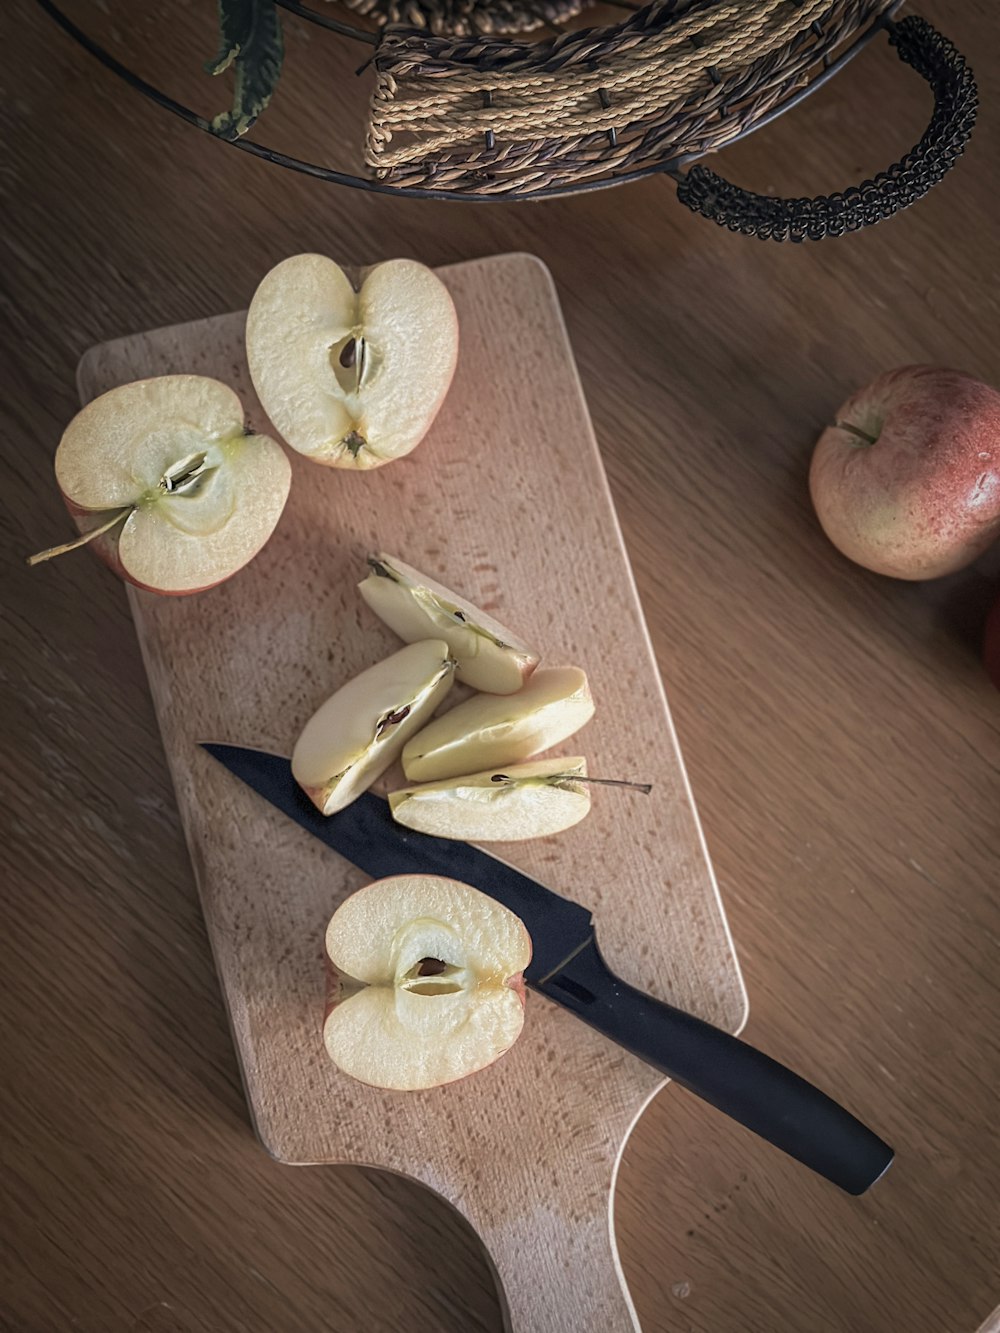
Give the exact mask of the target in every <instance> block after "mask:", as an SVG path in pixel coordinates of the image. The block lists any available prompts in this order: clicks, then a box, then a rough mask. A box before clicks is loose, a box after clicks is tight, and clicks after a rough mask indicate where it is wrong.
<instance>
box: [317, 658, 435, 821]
mask: <svg viewBox="0 0 1000 1333" xmlns="http://www.w3.org/2000/svg"><path fill="white" fill-rule="evenodd" d="M454 676H455V662H454V659H453V658H452V656H451V655H450V653H449V652H448V645H447V644H446V643H445V642H444V640H443V639H425V640H423V641H422V642H420V643H411V644H408V645H407V647H405V648H401V649H400V650H399V652H398V653H393V654H392V656H391V657H387V658H385V659H384V660H383V661H381V662H377V663H376V664H375V665H374V666H371V667H369V668H368V669H367V670H366V671H362V672H361V674H360V675H358V676H355V677H353V679H351V680H349V681H348V682H347V684H346V685H342V686H341V687H340V689H339V690H338V691H337V692H336V694H334V695H332V696H331V697H330V698H329V699H327V701H326V703H325V704H323V705H322V707H321V708H319V709H318V710H317V711H316V712H315V713H314V714H313V716H312V717H311V718H310V719H309V721H308V722H307V723H306V725H305V727H304V728H303V730H302V734H301V735H300V736H299V739H298V740H297V741H296V743H295V749H294V750H293V751H292V776H293V777H294V778H295V781H296V782H297V783H298V784H299V786H300V787H301V788H302V789H303V791H304V792H305V793H306V795H307V796H308V797H309V799H310V800H311V801H312V802H313V804H314V805H315V806H316V808H317V809H318V810H320V811H322V813H323V814H324V815H332V814H334V813H335V812H336V811H337V810H342V809H343V808H344V806H346V805H350V803H351V802H352V801H353V800H355V799H356V798H357V797H358V796H360V795H361V793H362V792H363V791H365V790H366V789H367V788H368V787H370V786H371V784H372V783H373V782H374V781H375V779H376V778H379V777H381V776H382V774H383V773H384V772H385V770H386V769H387V768H388V767H389V765H390V764H393V763H395V761H396V760H397V759H398V758H399V754H400V751H401V750H402V748H403V746H404V744H405V743H406V741H407V739H408V738H409V737H410V736H412V735H413V734H414V732H416V731H418V730H419V729H420V728H421V727H422V726H423V725H424V723H425V722H426V721H427V719H428V718H429V717H430V715H431V714H432V713H433V712H434V709H435V708H436V707H437V706H438V704H439V703H440V702H441V700H442V699H443V698H444V696H445V695H446V694H447V693H448V691H449V690H450V689H451V685H452V681H453V679H454Z"/></svg>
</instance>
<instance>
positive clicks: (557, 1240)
mask: <svg viewBox="0 0 1000 1333" xmlns="http://www.w3.org/2000/svg"><path fill="white" fill-rule="evenodd" d="M603 1166H604V1167H605V1171H604V1175H605V1184H604V1189H603V1195H604V1198H606V1199H608V1200H611V1199H612V1198H613V1189H614V1177H615V1174H616V1173H617V1162H610V1161H609V1162H606V1163H604V1164H603ZM570 1169H572V1168H571V1167H570ZM588 1175H589V1176H590V1178H588V1181H587V1184H588V1186H590V1187H593V1186H594V1185H595V1184H596V1182H595V1181H594V1180H593V1178H592V1177H593V1173H592V1172H591V1173H588ZM602 1214H603V1224H602V1221H601V1218H596V1219H595V1218H594V1216H593V1210H591V1209H590V1208H583V1209H581V1210H580V1211H579V1212H578V1213H577V1215H576V1216H573V1215H572V1214H571V1213H566V1212H564V1211H560V1210H559V1209H558V1208H553V1209H552V1210H551V1211H550V1212H547V1213H544V1214H542V1213H539V1211H538V1210H535V1212H534V1216H533V1219H532V1220H533V1223H534V1226H533V1228H532V1229H531V1230H530V1231H529V1230H528V1228H526V1227H525V1226H524V1225H523V1222H522V1223H520V1224H518V1222H517V1221H512V1222H511V1224H510V1225H509V1226H503V1227H495V1226H491V1225H490V1224H489V1220H488V1219H485V1218H480V1219H477V1220H476V1221H474V1222H473V1225H474V1226H475V1227H476V1231H477V1233H478V1235H479V1237H480V1239H481V1240H482V1242H483V1246H484V1248H485V1250H486V1255H487V1259H488V1261H489V1263H490V1267H491V1268H492V1269H493V1274H494V1278H495V1280H496V1284H497V1294H498V1296H499V1299H500V1306H501V1310H502V1313H503V1319H504V1324H503V1328H504V1333H641V1329H640V1325H639V1318H638V1315H637V1314H636V1312H635V1307H634V1306H633V1304H632V1298H631V1296H630V1295H629V1291H628V1286H627V1285H626V1282H625V1277H624V1274H623V1273H622V1270H621V1265H620V1263H619V1260H618V1249H617V1245H616V1244H615V1240H614V1233H613V1229H612V1223H611V1216H610V1214H609V1212H608V1211H606V1210H602ZM470 1220H471V1219H470Z"/></svg>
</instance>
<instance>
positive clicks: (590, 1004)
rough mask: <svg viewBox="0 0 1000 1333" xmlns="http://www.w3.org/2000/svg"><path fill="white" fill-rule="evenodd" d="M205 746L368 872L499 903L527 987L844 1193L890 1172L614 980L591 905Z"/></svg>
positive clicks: (764, 1075) (792, 1077)
mask: <svg viewBox="0 0 1000 1333" xmlns="http://www.w3.org/2000/svg"><path fill="white" fill-rule="evenodd" d="M203 748H204V749H205V750H207V751H208V753H209V754H210V755H212V756H213V757H214V758H215V759H217V760H218V761H219V763H221V764H223V765H224V766H225V767H226V768H227V769H228V770H229V771H230V772H231V773H233V774H234V775H235V776H236V777H238V778H240V779H241V780H242V781H243V782H245V783H246V784H247V786H248V787H252V788H253V790H254V791H255V792H257V793H258V795H260V796H263V797H264V798H265V799H266V800H268V801H270V803H271V804H272V805H273V806H275V807H276V808H277V809H279V810H281V811H282V813H283V814H286V815H288V816H289V817H290V818H292V819H294V820H295V822H296V823H297V824H299V825H300V826H301V827H302V828H304V829H305V830H306V831H307V832H309V833H311V834H313V836H314V837H317V838H319V839H320V841H321V842H324V843H326V845H327V846H328V847H332V848H333V850H334V851H336V852H338V853H339V854H340V855H341V856H343V857H344V858H345V859H346V860H348V861H350V862H352V864H354V865H356V866H357V867H358V868H359V869H360V870H363V871H364V872H365V873H366V874H368V875H371V876H372V878H373V879H383V878H385V877H386V876H388V875H403V874H413V873H421V874H432V875H443V876H445V877H446V878H448V879H457V880H461V881H463V882H464V883H466V884H472V885H473V886H474V887H476V888H478V889H480V890H481V891H482V892H483V893H487V894H489V895H490V897H491V898H495V899H496V900H497V902H500V903H503V905H504V907H507V908H509V909H510V911H512V912H513V913H514V914H515V915H516V916H518V917H520V918H521V920H522V921H523V922H524V924H525V926H526V927H527V929H528V933H529V934H530V936H531V942H532V957H531V963H530V964H529V966H528V968H527V969H526V971H525V974H524V979H525V981H526V982H527V983H528V985H530V986H531V987H532V988H533V989H534V990H536V991H538V992H539V993H540V994H542V995H544V996H546V997H547V998H548V999H550V1000H554V1001H555V1002H556V1003H557V1004H561V1005H562V1006H563V1008H565V1009H568V1010H569V1011H570V1012H571V1013H573V1014H576V1016H577V1017H578V1018H581V1019H582V1020H583V1021H584V1022H585V1023H587V1024H589V1026H590V1027H592V1028H596V1030H597V1031H598V1032H601V1033H603V1034H604V1036H606V1037H609V1038H610V1039H611V1040H612V1041H614V1042H617V1044H618V1045H619V1046H622V1047H624V1049H625V1050H627V1051H631V1053H632V1054H633V1055H635V1056H638V1058H639V1059H640V1060H644V1061H645V1062H646V1064H649V1065H651V1066H652V1067H653V1068H654V1069H657V1070H659V1071H660V1073H662V1074H666V1075H667V1077H668V1078H671V1079H673V1080H674V1081H675V1082H676V1083H679V1084H681V1086H682V1087H685V1088H687V1089H688V1091H689V1092H693V1093H694V1094H695V1096H697V1097H700V1098H702V1100H703V1101H706V1102H708V1103H709V1104H710V1105H711V1106H714V1107H716V1108H717V1109H718V1110H720V1111H722V1112H723V1114H724V1115H727V1116H730V1117H731V1118H732V1119H733V1120H736V1121H738V1122H739V1123H740V1124H741V1125H745V1126H746V1128H747V1129H750V1130H752V1131H753V1132H754V1133H755V1134H758V1135H760V1137H761V1138H764V1139H767V1140H768V1142H769V1143H773V1144H774V1145H775V1147H777V1148H780V1149H781V1150H782V1151H783V1152H786V1153H788V1154H789V1155H790V1156H792V1157H794V1158H796V1159H797V1160H798V1161H800V1162H803V1163H804V1164H805V1165H806V1166H808V1167H811V1168H812V1170H813V1171H816V1172H818V1173H819V1174H820V1175H821V1176H825V1177H826V1179H827V1180H831V1181H833V1183H834V1184H835V1185H839V1186H840V1188H841V1189H843V1190H846V1191H847V1192H848V1193H849V1194H863V1193H864V1191H865V1190H866V1189H868V1187H869V1186H870V1185H873V1184H874V1183H875V1181H876V1180H878V1179H879V1177H880V1176H882V1175H883V1174H884V1173H885V1172H886V1170H887V1169H888V1168H889V1165H890V1163H891V1162H892V1158H893V1151H892V1149H891V1148H890V1147H889V1146H888V1144H886V1143H884V1142H883V1141H882V1140H881V1139H880V1138H879V1137H878V1135H877V1134H875V1133H873V1131H872V1130H870V1129H868V1128H867V1126H865V1125H863V1124H862V1123H861V1121H860V1120H857V1119H855V1117H854V1116H853V1115H851V1114H850V1112H849V1111H846V1110H844V1108H843V1107H842V1106H839V1105H838V1104H837V1103H836V1102H835V1101H833V1100H832V1098H830V1097H828V1096H827V1095H826V1093H825V1092H821V1091H820V1090H819V1088H815V1087H813V1086H812V1084H810V1083H807V1082H806V1080H805V1079H803V1078H800V1077H799V1075H798V1074H794V1073H793V1072H792V1071H791V1070H790V1069H786V1068H785V1066H784V1065H781V1064H779V1063H778V1062H777V1061H776V1060H772V1059H771V1057H770V1056H769V1055H765V1054H764V1053H763V1052H762V1051H758V1050H756V1049H755V1048H754V1047H752V1046H749V1045H747V1043H746V1042H744V1041H740V1040H739V1038H738V1037H733V1036H731V1035H730V1034H729V1033H728V1032H724V1031H723V1030H722V1029H721V1028H716V1027H713V1026H712V1025H711V1024H710V1023H706V1022H705V1021H704V1020H703V1019H700V1018H695V1017H694V1016H693V1015H692V1014H688V1013H685V1012H684V1011H683V1010H681V1009H676V1008H674V1006H673V1005H670V1004H666V1003H664V1002H663V1001H662V1000H656V999H654V998H653V997H652V996H651V995H646V994H645V993H644V992H642V991H640V990H637V989H636V988H635V987H634V986H630V985H629V984H628V983H627V982H625V981H622V980H621V978H620V977H616V976H615V974H614V973H613V972H612V971H611V970H610V968H609V967H608V966H607V964H606V963H605V961H604V959H603V958H602V957H601V954H600V951H599V950H598V947H597V940H596V937H595V933H594V922H593V918H592V916H591V913H590V912H589V911H588V910H587V909H586V908H585V907H582V906H581V905H580V904H579V903H575V902H572V901H571V900H570V899H569V898H564V897H563V896H562V894H559V893H556V892H555V891H554V890H552V889H548V888H546V887H545V886H544V885H542V884H539V883H537V882H536V881H535V880H533V879H530V878H529V877H528V876H527V875H523V874H522V873H521V872H520V871H519V870H516V869H515V868H514V867H513V866H510V865H507V863H506V862H504V861H501V860H499V859H498V858H497V857H495V856H490V855H489V854H488V853H487V852H483V851H481V850H480V849H479V848H477V847H473V846H471V845H470V844H469V843H465V842H457V841H453V840H451V839H448V838H435V837H432V836H430V835H429V834H426V833H416V832H413V831H412V830H411V829H407V828H404V827H403V826H402V825H400V824H397V823H396V822H395V820H394V819H393V818H392V815H391V813H390V810H389V803H388V801H386V800H383V799H382V798H381V797H379V796H374V795H372V794H371V793H365V794H364V795H363V796H360V797H359V798H358V799H357V800H356V801H354V802H353V803H352V804H351V805H349V806H347V807H346V809H344V810H340V811H338V813H337V814H334V815H323V814H320V812H319V811H318V810H317V809H316V807H315V806H314V805H313V804H312V802H311V801H310V800H309V799H308V797H306V795H305V794H304V793H303V791H302V790H301V788H300V787H299V786H298V784H297V783H296V781H295V779H294V778H293V777H292V769H291V764H290V763H289V761H288V760H287V759H283V758H281V757H280V756H279V755H274V754H269V753H266V752H265V751H262V750H253V749H249V748H246V747H243V746H237V745H208V744H206V745H204V746H203Z"/></svg>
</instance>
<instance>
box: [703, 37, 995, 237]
mask: <svg viewBox="0 0 1000 1333" xmlns="http://www.w3.org/2000/svg"><path fill="white" fill-rule="evenodd" d="M885 26H886V27H887V28H888V30H889V42H890V44H891V45H892V46H895V48H896V51H897V54H898V55H899V58H900V60H902V61H903V62H904V63H905V64H907V65H911V66H912V67H913V68H914V69H915V70H916V71H917V73H918V74H921V75H922V76H923V77H924V78H925V79H926V80H927V82H928V83H929V84H930V86H931V89H932V91H933V93H934V115H933V116H932V117H931V123H930V124H929V125H928V127H927V130H926V132H925V133H924V136H923V138H922V139H921V140H920V142H919V143H918V144H917V145H916V146H915V147H914V148H912V149H911V150H910V152H908V153H907V154H906V156H905V157H903V158H900V160H899V161H898V162H896V163H894V164H893V166H891V167H889V169H888V170H887V171H881V172H879V174H878V175H877V176H876V177H875V178H874V179H873V180H868V181H865V182H864V183H863V184H862V185H855V186H852V187H851V188H850V189H848V190H844V191H843V192H842V193H840V194H828V195H820V196H819V197H818V198H816V199H775V198H774V197H772V196H770V195H762V194H753V193H752V192H751V191H749V190H743V189H741V188H740V187H739V186H738V185H731V184H730V183H729V181H726V180H723V179H722V177H721V176H717V175H716V174H715V172H714V171H709V170H708V168H707V167H701V166H695V167H692V168H691V169H690V171H688V172H687V174H686V175H683V176H679V182H680V183H679V184H678V187H677V198H678V199H679V200H680V201H681V203H682V204H683V205H684V206H685V208H690V209H691V210H692V212H694V213H700V214H701V215H702V217H705V218H709V219H710V220H711V221H712V222H716V223H718V225H719V226H720V227H728V228H729V230H730V231H738V232H741V233H742V234H743V235H744V236H757V237H758V238H759V239H761V240H765V241H819V240H822V239H823V238H824V237H826V236H843V235H844V234H845V233H846V232H850V231H859V230H860V229H861V228H862V227H870V226H873V225H874V224H875V223H876V222H883V221H884V220H885V219H886V218H891V217H892V215H893V214H894V213H898V212H899V210H900V209H902V208H908V207H909V206H910V204H913V203H916V201H917V200H918V199H920V198H922V196H923V195H925V194H926V193H927V191H928V190H929V189H930V188H931V186H933V185H936V184H937V183H938V181H939V180H941V178H942V177H943V176H945V175H946V174H947V173H948V172H949V171H950V170H951V168H952V167H953V166H954V165H955V163H956V162H957V161H958V159H959V158H960V157H961V156H962V153H963V151H964V149H965V145H966V144H967V143H968V140H969V135H970V134H971V133H972V127H973V125H974V124H975V120H976V110H977V107H978V105H979V99H978V96H977V92H976V81H975V79H974V78H973V77H972V70H971V69H970V68H969V66H968V64H967V62H966V59H965V57H964V56H963V55H962V54H961V52H959V51H958V50H956V48H955V47H954V46H953V45H952V43H951V42H949V41H948V39H947V38H946V37H943V36H942V35H941V33H939V32H938V31H937V30H936V29H935V28H932V27H931V25H930V24H929V23H928V22H927V20H926V19H922V18H920V17H918V16H917V15H915V14H914V15H911V16H910V17H908V18H905V19H902V20H901V21H900V22H898V23H886V25H885Z"/></svg>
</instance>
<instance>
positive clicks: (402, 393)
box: [246, 254, 458, 468]
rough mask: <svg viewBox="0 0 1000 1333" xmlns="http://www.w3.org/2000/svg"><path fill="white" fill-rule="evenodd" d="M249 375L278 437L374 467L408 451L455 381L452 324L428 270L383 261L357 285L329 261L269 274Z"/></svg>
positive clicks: (300, 261)
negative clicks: (279, 435) (453, 379)
mask: <svg viewBox="0 0 1000 1333" xmlns="http://www.w3.org/2000/svg"><path fill="white" fill-rule="evenodd" d="M246 351H247V362H248V364H249V366H250V377H251V379H252V380H253V384H254V388H255V389H256V390H257V395H258V397H259V398H260V401H261V404H262V405H263V408H264V411H265V412H266V413H267V415H268V416H269V417H270V419H271V421H272V422H273V424H274V427H275V429H276V430H277V431H278V432H279V434H281V435H282V436H283V437H284V439H285V440H286V441H287V442H288V443H289V444H290V445H291V446H292V448H293V449H297V450H298V452H299V453H302V454H306V455H307V456H308V457H309V458H312V459H314V460H315V461H316V462H317V463H325V464H328V465H329V466H331V467H347V468H375V467H381V466H382V464H383V463H388V462H390V461H391V460H392V459H394V458H401V457H402V456H403V455H404V454H408V453H409V452H410V451H411V449H414V448H415V447H416V446H417V445H418V444H419V443H420V441H421V440H422V439H423V437H424V436H425V435H426V433H427V431H428V429H429V428H430V425H431V423H432V422H433V420H434V418H435V416H436V415H437V412H438V409H439V408H440V406H441V404H442V403H443V402H444V399H445V395H446V394H447V392H448V389H449V387H450V385H451V380H452V376H453V375H454V373H455V365H456V362H457V359H458V319H457V317H456V315H455V306H454V304H453V302H452V299H451V296H450V295H449V293H448V289H447V287H445V285H444V283H443V282H442V281H441V279H440V278H439V277H438V276H437V275H436V274H435V273H433V272H432V271H431V270H430V269H429V268H427V267H425V265H423V264H418V263H416V262H415V261H414V260H411V259H390V260H387V261H386V262H385V263H382V264H376V265H375V266H374V268H371V269H369V270H368V272H367V275H366V276H365V278H364V281H363V282H362V283H361V285H360V287H358V288H355V287H354V286H353V285H352V283H351V280H350V279H349V278H348V276H347V274H346V273H345V272H344V270H343V269H342V268H341V267H340V266H339V264H335V263H334V261H333V260H332V259H328V258H327V257H326V256H325V255H314V254H305V255H293V256H291V258H289V259H285V260H283V261H282V262H281V263H280V264H278V265H277V267H276V268H273V269H272V270H271V271H270V273H268V274H267V275H266V276H265V277H264V279H263V281H262V282H261V284H260V286H259V287H258V288H257V291H256V292H255V293H254V297H253V300H252V301H251V302H250V309H249V310H248V312H247V325H246Z"/></svg>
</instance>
